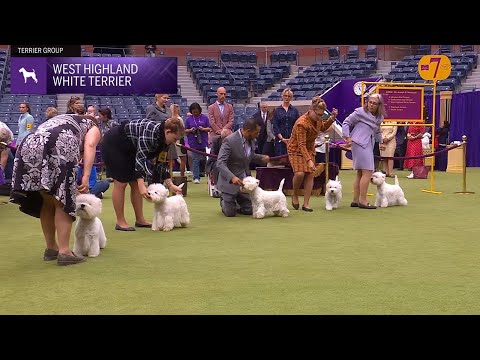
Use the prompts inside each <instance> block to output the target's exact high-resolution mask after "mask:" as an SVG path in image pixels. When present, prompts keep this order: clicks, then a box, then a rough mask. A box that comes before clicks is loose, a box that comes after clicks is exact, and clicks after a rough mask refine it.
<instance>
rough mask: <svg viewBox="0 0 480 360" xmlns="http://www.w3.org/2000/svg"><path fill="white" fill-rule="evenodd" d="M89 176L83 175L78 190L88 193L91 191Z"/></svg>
mask: <svg viewBox="0 0 480 360" xmlns="http://www.w3.org/2000/svg"><path fill="white" fill-rule="evenodd" d="M88 182H89V178H88V176H86V175H83V176H82V183H81V184H80V185H79V186H78V192H79V193H81V194H86V193H88V191H89V187H88Z"/></svg>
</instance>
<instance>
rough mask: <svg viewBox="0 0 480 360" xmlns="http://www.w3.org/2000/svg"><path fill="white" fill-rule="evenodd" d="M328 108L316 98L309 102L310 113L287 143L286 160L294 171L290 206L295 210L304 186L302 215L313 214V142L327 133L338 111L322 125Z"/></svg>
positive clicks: (297, 126) (297, 123) (301, 121)
mask: <svg viewBox="0 0 480 360" xmlns="http://www.w3.org/2000/svg"><path fill="white" fill-rule="evenodd" d="M326 108H327V104H326V103H325V101H324V100H323V99H322V98H321V97H319V96H315V97H314V98H313V99H312V105H311V106H310V110H308V112H306V113H305V114H303V115H302V116H300V117H299V118H298V120H297V121H296V122H295V125H294V126H293V129H292V135H291V136H290V140H289V141H288V146H287V152H288V159H289V161H290V164H291V165H292V169H293V173H294V175H293V181H292V183H293V195H292V206H293V208H294V209H295V210H298V208H299V206H300V204H299V202H298V194H299V192H300V186H301V185H302V182H303V181H304V180H305V182H304V185H303V191H304V198H303V206H302V210H303V211H308V212H312V211H313V209H312V208H311V207H310V204H309V202H310V195H311V194H312V189H313V178H314V171H315V139H316V138H317V136H318V134H319V133H320V132H321V131H326V130H328V128H329V127H330V125H332V123H333V121H334V120H335V117H336V116H337V114H338V111H337V109H333V110H332V114H331V116H330V117H329V118H328V120H327V121H323V114H324V112H325V110H326Z"/></svg>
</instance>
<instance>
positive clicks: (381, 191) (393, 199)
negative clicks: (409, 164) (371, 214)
mask: <svg viewBox="0 0 480 360" xmlns="http://www.w3.org/2000/svg"><path fill="white" fill-rule="evenodd" d="M370 182H371V183H372V184H374V185H376V186H377V197H376V199H375V206H379V207H388V206H395V205H407V203H408V202H407V199H405V195H404V194H403V190H402V188H401V187H400V183H399V182H398V177H397V175H395V185H391V184H387V183H386V182H385V174H383V173H381V172H374V173H373V174H372V177H371V178H370Z"/></svg>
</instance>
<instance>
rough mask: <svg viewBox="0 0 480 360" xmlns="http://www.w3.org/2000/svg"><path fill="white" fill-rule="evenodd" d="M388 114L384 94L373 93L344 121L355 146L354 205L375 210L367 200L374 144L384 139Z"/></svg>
mask: <svg viewBox="0 0 480 360" xmlns="http://www.w3.org/2000/svg"><path fill="white" fill-rule="evenodd" d="M384 117H385V106H384V103H383V98H382V96H381V95H380V94H371V95H370V96H369V98H368V101H365V105H364V106H363V107H359V108H356V109H355V110H354V111H353V113H351V114H350V115H349V116H348V117H347V118H346V119H345V120H344V121H343V124H342V135H343V138H344V139H345V141H346V142H347V145H351V146H352V158H353V168H354V169H355V170H357V176H356V177H355V180H354V182H353V202H352V203H351V204H350V206H351V207H358V208H360V209H375V208H376V207H375V206H373V205H370V204H369V203H368V202H367V191H368V185H369V183H370V178H371V176H372V173H373V171H374V169H375V167H374V166H375V165H374V159H373V145H374V143H375V140H377V141H378V142H381V141H382V133H381V131H380V124H381V123H382V121H383V119H384Z"/></svg>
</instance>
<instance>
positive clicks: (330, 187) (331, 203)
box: [325, 176, 342, 210]
mask: <svg viewBox="0 0 480 360" xmlns="http://www.w3.org/2000/svg"><path fill="white" fill-rule="evenodd" d="M341 200H342V184H341V183H340V180H338V176H337V177H335V180H331V179H330V180H328V182H327V186H326V189H325V209H327V210H333V209H337V208H338V206H339V205H340V201H341Z"/></svg>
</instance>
